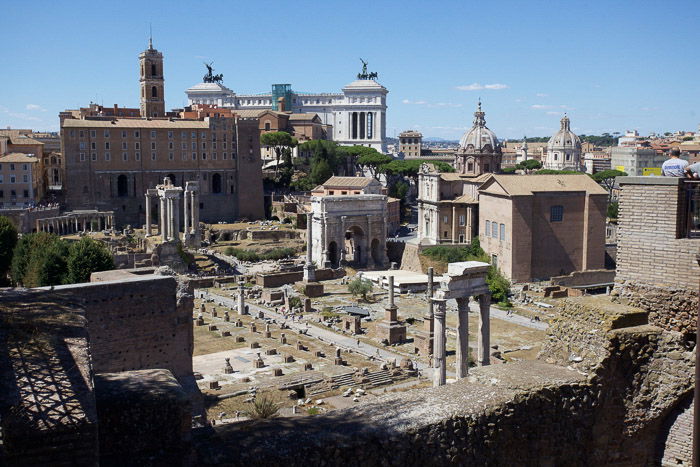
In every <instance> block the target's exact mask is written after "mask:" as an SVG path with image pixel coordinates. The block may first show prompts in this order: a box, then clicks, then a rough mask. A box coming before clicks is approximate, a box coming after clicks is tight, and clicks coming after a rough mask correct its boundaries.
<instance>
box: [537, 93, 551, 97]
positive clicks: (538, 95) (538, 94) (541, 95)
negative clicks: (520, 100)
mask: <svg viewBox="0 0 700 467" xmlns="http://www.w3.org/2000/svg"><path fill="white" fill-rule="evenodd" d="M535 95H536V96H537V97H547V96H548V95H549V94H545V93H543V92H538V93H537V94H535Z"/></svg>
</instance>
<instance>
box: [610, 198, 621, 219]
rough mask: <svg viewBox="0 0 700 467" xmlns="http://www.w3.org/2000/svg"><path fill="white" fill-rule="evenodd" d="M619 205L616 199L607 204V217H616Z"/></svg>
mask: <svg viewBox="0 0 700 467" xmlns="http://www.w3.org/2000/svg"><path fill="white" fill-rule="evenodd" d="M619 207H620V205H619V204H618V202H617V201H613V202H612V203H610V204H608V210H607V216H608V219H617V214H618V211H619Z"/></svg>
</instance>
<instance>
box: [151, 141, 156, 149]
mask: <svg viewBox="0 0 700 467" xmlns="http://www.w3.org/2000/svg"><path fill="white" fill-rule="evenodd" d="M155 148H156V143H155V141H154V142H152V143H151V149H155Z"/></svg>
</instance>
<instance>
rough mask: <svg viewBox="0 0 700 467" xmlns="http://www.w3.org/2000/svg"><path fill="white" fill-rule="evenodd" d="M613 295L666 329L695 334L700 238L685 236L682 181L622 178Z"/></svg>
mask: <svg viewBox="0 0 700 467" xmlns="http://www.w3.org/2000/svg"><path fill="white" fill-rule="evenodd" d="M618 181H619V183H620V187H621V191H620V199H619V202H620V212H619V218H618V220H619V228H618V244H617V275H616V277H615V282H616V291H615V293H616V294H619V297H620V301H621V302H622V303H629V304H633V305H638V306H641V307H643V308H644V309H646V310H648V311H649V312H650V321H651V323H653V324H656V325H658V326H661V327H663V328H665V329H672V330H679V331H681V332H684V333H688V332H690V333H694V332H695V320H696V316H697V307H698V302H697V300H698V277H700V267H699V266H698V263H697V260H696V255H697V254H698V252H699V251H700V239H691V238H683V237H684V231H683V228H684V226H685V224H684V221H683V219H684V215H683V213H684V210H685V209H686V206H685V199H684V196H683V195H684V193H683V180H682V179H678V178H671V177H621V178H619V179H618Z"/></svg>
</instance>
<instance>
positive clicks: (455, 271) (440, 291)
mask: <svg viewBox="0 0 700 467" xmlns="http://www.w3.org/2000/svg"><path fill="white" fill-rule="evenodd" d="M488 269H489V264H487V263H482V262H479V261H465V262H459V263H450V264H449V265H448V266H447V274H445V275H444V276H443V278H442V281H440V283H439V286H438V288H437V290H436V291H435V296H434V298H433V299H432V302H433V304H434V308H435V309H434V326H435V333H434V339H433V359H434V360H433V361H434V367H435V370H434V371H435V373H434V379H433V385H434V386H442V385H444V384H445V381H446V378H445V375H446V370H447V369H446V363H445V317H446V311H447V310H446V301H447V300H449V299H455V300H456V301H457V319H458V321H457V362H456V365H455V366H456V375H457V378H458V379H459V378H464V377H466V376H467V374H468V372H469V316H468V315H469V297H474V296H476V297H479V310H480V314H479V336H478V352H477V353H478V362H479V364H480V365H488V364H489V346H490V325H489V319H490V306H491V295H490V292H489V288H488V285H487V284H486V274H487V273H488Z"/></svg>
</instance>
